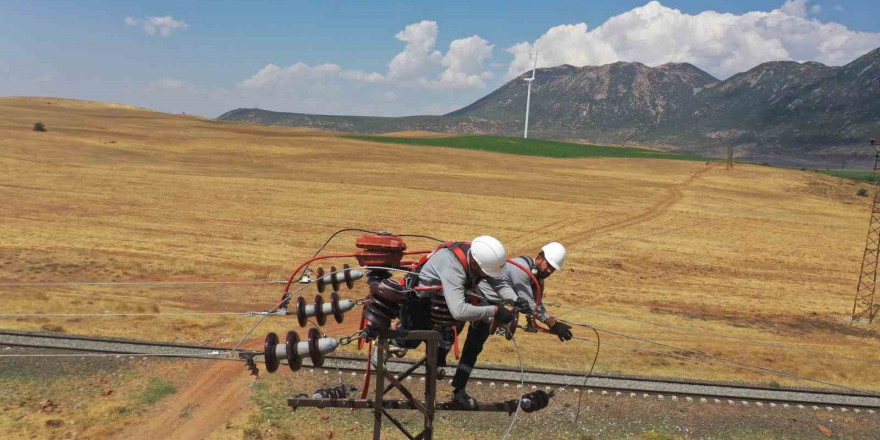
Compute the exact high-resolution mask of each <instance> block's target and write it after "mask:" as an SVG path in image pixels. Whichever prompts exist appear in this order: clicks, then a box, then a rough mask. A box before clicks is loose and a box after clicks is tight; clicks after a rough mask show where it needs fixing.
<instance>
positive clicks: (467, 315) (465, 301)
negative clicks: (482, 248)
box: [419, 248, 516, 321]
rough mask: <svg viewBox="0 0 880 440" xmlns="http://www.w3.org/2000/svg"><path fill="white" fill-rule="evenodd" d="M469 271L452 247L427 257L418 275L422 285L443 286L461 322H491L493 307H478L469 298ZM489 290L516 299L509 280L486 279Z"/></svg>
mask: <svg viewBox="0 0 880 440" xmlns="http://www.w3.org/2000/svg"><path fill="white" fill-rule="evenodd" d="M466 283H467V274H466V273H465V270H464V268H463V267H462V266H461V262H460V261H459V260H458V257H456V256H455V253H453V252H452V251H451V250H449V249H445V248H444V249H440V250H438V251H437V252H435V253H434V254H433V255H431V257H430V258H428V261H427V262H426V263H425V265H424V266H422V269H421V272H420V275H419V285H422V286H436V285H443V297H444V298H445V299H446V305H447V306H448V307H449V312H450V313H451V314H452V317H453V318H455V319H456V320H458V321H489V320H491V319H492V317H494V316H495V307H494V306H486V305H482V306H475V305H473V304H471V303H470V301H469V299H470V298H469V297H468V296H469V295H470V294H469V293H468V292H467V286H466V285H465V284H466ZM482 283H485V285H486V289H489V290H491V291H492V292H493V293H494V294H496V295H498V296H499V297H502V298H507V299H510V298H512V301H515V300H516V293H515V292H514V291H513V288H512V287H511V285H510V282H509V281H506V280H505V279H503V277H502V278H501V279H495V278H486V279H484V280H483V281H482V282H481V284H482Z"/></svg>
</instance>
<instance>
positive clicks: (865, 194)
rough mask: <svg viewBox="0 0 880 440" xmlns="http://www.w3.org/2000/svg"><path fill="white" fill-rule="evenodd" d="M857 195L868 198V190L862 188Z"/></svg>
mask: <svg viewBox="0 0 880 440" xmlns="http://www.w3.org/2000/svg"><path fill="white" fill-rule="evenodd" d="M856 195H857V196H859V197H868V190H866V189H865V188H861V189H859V192H857V193H856Z"/></svg>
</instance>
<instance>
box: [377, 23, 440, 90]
mask: <svg viewBox="0 0 880 440" xmlns="http://www.w3.org/2000/svg"><path fill="white" fill-rule="evenodd" d="M438 31H439V27H438V26H437V22H434V21H427V20H425V21H421V22H419V23H413V24H411V25H409V26H407V27H406V28H404V29H403V30H402V31H400V32H398V33H397V35H395V36H394V38H397V39H398V40H400V41H403V42H405V43H406V47H404V49H403V51H402V52H400V53H398V54H397V55H396V56H395V57H394V58H393V59H392V60H391V62H390V63H389V64H388V76H389V77H390V78H392V79H398V80H413V79H418V78H421V77H422V75H424V74H425V73H426V72H427V71H428V69H429V68H430V67H431V66H432V65H435V64H437V63H439V62H440V60H441V59H442V57H443V55H442V54H441V53H440V52H439V51H437V50H434V46H435V45H436V44H437V32H438Z"/></svg>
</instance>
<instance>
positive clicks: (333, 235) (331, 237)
mask: <svg viewBox="0 0 880 440" xmlns="http://www.w3.org/2000/svg"><path fill="white" fill-rule="evenodd" d="M343 232H363V233H364V234H378V232H376V231H369V230H366V229H360V228H345V229H340V230H338V231H336V232H334V233H333V234H330V237H329V238H327V241H325V242H324V244H322V245H321V247H320V248H318V250H317V251H315V255H312V258H315V257H317V256H318V254H320V253H321V251H323V250H324V248H326V247H327V245H328V244H330V242H331V241H333V239H334V238H336V236H337V235H339V234H341V233H343ZM311 265H312V263H309V264H307V265H306V267H304V268H303V273H308V272H307V271H308V270H309V266H311ZM295 277H296V274H295V273H294V274H293V275H292V276H291V279H294V278H295Z"/></svg>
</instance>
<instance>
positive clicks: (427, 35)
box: [238, 20, 494, 96]
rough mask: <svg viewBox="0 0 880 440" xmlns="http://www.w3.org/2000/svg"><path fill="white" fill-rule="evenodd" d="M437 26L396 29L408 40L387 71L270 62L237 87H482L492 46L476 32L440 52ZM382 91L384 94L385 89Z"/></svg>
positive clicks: (427, 23) (424, 24) (289, 90)
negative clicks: (284, 65)
mask: <svg viewBox="0 0 880 440" xmlns="http://www.w3.org/2000/svg"><path fill="white" fill-rule="evenodd" d="M438 33H439V27H438V26H437V23H436V22H434V21H428V20H425V21H421V22H418V23H413V24H410V25H408V26H406V28H404V29H403V30H402V31H400V32H398V33H397V34H396V35H395V38H397V39H398V40H400V41H402V42H404V43H406V44H405V46H404V48H403V50H402V51H401V52H399V53H398V54H396V55H395V56H394V57H393V58H392V59H391V61H390V62H389V63H388V70H387V71H386V72H385V73H380V72H364V71H361V70H349V69H345V68H343V67H342V66H341V65H339V64H335V63H327V64H320V65H308V64H306V63H303V62H297V63H295V64H293V65H291V66H289V67H281V66H278V65H275V64H268V65H266V66H265V67H263V68H262V69H260V71H258V72H257V73H255V74H254V75H252V76H251V77H250V78H247V79H245V80H243V81H241V82H240V83H239V85H238V86H239V88H240V89H243V90H251V91H267V90H271V91H272V93H295V91H303V90H306V89H309V90H310V91H311V90H312V89H311V88H312V87H318V88H323V87H329V85H330V84H333V87H336V88H339V87H343V86H344V85H345V83H346V82H347V83H349V85H352V84H382V85H384V86H386V87H409V88H413V87H415V88H418V87H422V88H428V89H432V90H438V89H464V88H473V89H481V88H485V87H486V82H485V81H486V80H489V79H492V78H493V77H494V75H493V74H492V72H491V71H490V70H488V68H487V67H486V62H487V60H489V59H490V58H491V56H492V48H493V47H494V46H492V45H491V44H489V42H488V41H486V40H484V39H483V38H481V37H480V36H479V35H474V36H471V37H467V38H461V39H457V40H453V41H452V42H451V43H450V44H449V50H448V51H447V52H446V54H443V53H442V52H440V51H439V50H437V49H436V45H437V35H438ZM383 96H385V95H383Z"/></svg>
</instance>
